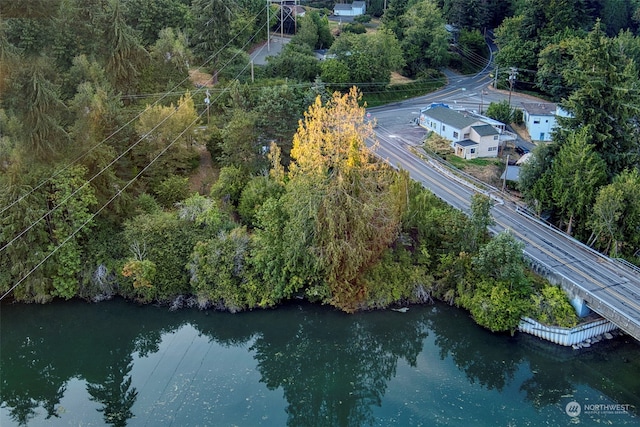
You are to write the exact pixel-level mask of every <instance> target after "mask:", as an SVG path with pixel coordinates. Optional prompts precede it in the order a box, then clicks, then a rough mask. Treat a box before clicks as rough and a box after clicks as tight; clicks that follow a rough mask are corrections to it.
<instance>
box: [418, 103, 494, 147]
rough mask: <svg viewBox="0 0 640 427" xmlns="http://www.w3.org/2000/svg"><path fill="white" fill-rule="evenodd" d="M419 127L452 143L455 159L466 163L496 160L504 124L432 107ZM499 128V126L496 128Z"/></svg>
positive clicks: (449, 109)
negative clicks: (491, 158) (485, 159)
mask: <svg viewBox="0 0 640 427" xmlns="http://www.w3.org/2000/svg"><path fill="white" fill-rule="evenodd" d="M419 124H420V126H422V127H424V128H426V129H428V130H430V131H432V132H435V133H436V134H438V135H440V136H442V137H443V138H446V139H448V140H450V141H451V148H453V150H454V152H455V155H456V156H458V157H462V158H463V159H475V158H476V157H497V156H498V149H499V147H500V145H501V141H502V138H501V137H500V136H501V133H502V132H503V131H502V128H500V125H502V126H503V127H504V124H503V123H500V122H497V121H495V120H491V122H488V121H486V120H483V119H482V118H480V117H479V116H478V115H475V114H473V113H470V112H466V111H457V110H452V109H451V108H449V107H448V106H446V105H432V106H431V107H428V108H425V109H423V110H422V111H420V120H419ZM496 125H497V126H496Z"/></svg>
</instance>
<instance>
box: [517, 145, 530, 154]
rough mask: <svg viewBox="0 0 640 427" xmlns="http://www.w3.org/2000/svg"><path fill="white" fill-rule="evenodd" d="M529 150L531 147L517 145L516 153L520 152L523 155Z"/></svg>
mask: <svg viewBox="0 0 640 427" xmlns="http://www.w3.org/2000/svg"><path fill="white" fill-rule="evenodd" d="M528 152H529V149H528V148H527V147H525V146H522V145H516V153H518V154H520V155H521V156H524V155H525V154H527V153H528Z"/></svg>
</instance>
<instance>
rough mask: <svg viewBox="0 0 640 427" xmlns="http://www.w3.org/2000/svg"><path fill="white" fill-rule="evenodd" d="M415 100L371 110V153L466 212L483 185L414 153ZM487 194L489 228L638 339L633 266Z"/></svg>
mask: <svg viewBox="0 0 640 427" xmlns="http://www.w3.org/2000/svg"><path fill="white" fill-rule="evenodd" d="M442 93H447V92H446V91H444V90H443V91H442ZM449 93H457V92H455V91H454V92H449ZM423 98H424V97H423ZM426 99H429V100H431V99H432V98H430V97H426ZM418 105H419V103H418V101H412V102H407V103H403V104H402V105H401V106H397V105H396V106H388V107H384V108H378V109H376V110H375V114H376V118H377V120H378V126H377V127H376V129H375V131H376V134H377V139H378V143H377V145H376V147H375V151H376V154H377V155H378V156H380V157H381V158H383V159H385V160H386V161H387V162H389V163H390V164H391V165H392V166H394V167H398V168H402V169H404V170H407V171H408V172H409V174H410V175H411V177H412V178H413V179H414V180H416V181H419V182H421V183H422V184H423V185H424V186H425V187H427V188H429V189H430V190H431V191H432V192H433V193H434V194H435V195H436V196H438V197H439V198H441V199H442V200H444V201H445V202H447V203H449V204H450V205H452V206H454V207H455V208H457V209H460V210H462V211H464V212H467V213H468V212H469V211H470V200H471V196H472V195H473V194H474V193H476V192H483V193H485V194H486V193H487V191H486V188H487V187H486V186H483V188H484V189H480V188H479V187H477V186H475V185H474V184H472V183H469V182H468V181H466V180H464V179H461V178H460V177H458V176H456V175H455V174H453V173H451V172H448V171H447V169H446V168H444V167H440V166H439V164H438V162H437V161H436V160H434V159H431V160H430V159H428V158H427V157H426V156H425V157H424V158H423V157H419V156H417V155H416V154H414V152H413V151H412V150H411V149H410V148H411V146H417V145H420V144H421V142H422V140H423V138H424V135H425V130H424V129H422V128H420V127H418V126H416V125H415V124H413V123H412V114H411V112H413V110H417V109H418V108H419V107H418ZM491 196H492V198H493V199H494V200H496V201H497V202H496V203H495V204H494V207H493V208H492V214H493V217H494V219H495V222H496V224H495V225H494V226H493V227H492V231H493V232H496V233H498V232H501V231H504V230H510V231H511V232H512V233H513V235H514V236H515V237H517V238H518V239H520V240H521V241H523V242H524V243H525V255H526V256H528V257H529V258H530V259H532V260H533V261H534V262H535V263H536V264H537V265H538V266H543V268H545V269H546V270H547V271H549V272H552V274H553V275H554V276H555V277H556V278H557V280H558V281H559V282H561V283H562V284H563V287H565V288H572V289H573V291H574V294H576V295H577V296H579V297H581V298H582V299H584V300H585V301H586V302H587V303H588V305H589V306H590V307H591V308H592V309H593V310H594V311H596V312H598V313H599V314H601V315H602V316H604V317H606V318H607V319H609V320H611V321H612V322H614V323H615V324H616V325H617V326H619V327H620V328H621V329H622V330H624V331H626V332H627V333H629V334H630V335H632V336H634V337H635V338H636V339H637V340H640V275H639V274H638V272H637V271H635V270H633V269H631V268H628V267H626V266H624V265H622V264H620V263H618V262H616V261H614V260H611V259H609V258H607V257H605V256H603V255H601V254H598V253H596V252H595V251H593V250H591V249H589V248H587V247H585V246H584V245H582V244H581V243H579V242H577V241H575V240H574V239H572V238H570V237H569V236H566V235H565V234H563V233H561V232H559V231H557V230H555V229H553V228H552V227H550V226H548V225H546V224H544V223H542V222H540V221H538V220H537V219H536V218H533V217H531V216H529V215H527V214H526V213H524V212H521V211H520V210H519V209H518V207H517V206H516V204H515V203H512V202H502V200H501V199H500V192H499V190H498V189H493V191H492V192H491Z"/></svg>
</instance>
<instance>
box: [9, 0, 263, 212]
mask: <svg viewBox="0 0 640 427" xmlns="http://www.w3.org/2000/svg"><path fill="white" fill-rule="evenodd" d="M266 7H268V5H267V6H265V7H264V8H263V9H261V10H260V12H258V13H257V14H256V15H254V17H253V18H254V19H253V20H248V22H247V24H246V25H245V26H244V27H243V28H242V30H241V31H238V34H236V35H235V36H234V37H232V38H231V39H229V41H227V43H226V44H225V45H224V46H222V47H221V48H220V49H218V51H217V52H215V53H213V54H211V55H210V56H209V57H208V58H207V59H206V60H205V62H204V63H202V64H201V65H200V66H199V67H198V68H202V67H204V66H206V65H207V64H209V63H210V62H211V61H212V60H213V59H214V58H215V57H216V56H218V55H219V54H220V53H221V52H222V51H223V50H224V49H226V48H227V47H228V46H229V45H230V44H231V43H232V42H233V41H234V40H235V39H236V38H237V37H238V36H239V35H240V34H241V33H242V31H243V30H244V29H246V28H247V27H248V26H249V25H251V24H252V23H253V22H255V19H257V18H258V16H259V15H260V14H261V13H262V12H263V11H264V10H265V9H266ZM264 25H266V24H264ZM264 25H263V26H261V27H260V29H259V30H260V31H262V30H263V29H264ZM256 34H257V33H256ZM255 36H256V35H255V34H254V36H253V37H252V38H251V39H250V40H253V39H255ZM245 46H246V44H245ZM233 58H235V55H234V57H233ZM189 79H190V76H187V77H185V78H184V79H183V80H181V81H180V82H179V83H177V84H176V85H174V87H173V88H171V89H170V90H169V91H167V92H164V93H163V94H162V96H161V97H160V98H159V99H158V100H156V101H155V102H154V103H153V104H152V105H153V106H155V105H157V104H158V103H160V101H162V100H163V99H164V98H166V97H168V96H170V95H171V94H172V93H173V91H174V90H176V89H178V88H179V87H181V85H182V84H183V83H185V82H186V81H188V80H189ZM200 89H201V88H196V91H194V93H198V92H199V90H200ZM127 96H128V95H123V97H127ZM145 110H146V109H145ZM145 110H142V111H141V112H140V113H138V114H137V115H136V116H135V117H133V118H132V119H131V120H129V121H128V122H126V123H125V124H124V125H122V126H120V127H119V128H118V129H116V130H115V131H113V132H112V133H111V134H109V135H108V136H107V137H106V138H104V139H102V140H101V141H100V142H98V143H97V144H95V145H93V146H92V147H90V148H89V149H88V150H87V151H85V152H84V153H82V154H80V155H79V156H77V157H76V158H75V159H73V160H72V161H70V162H69V163H67V164H66V165H65V166H63V167H62V168H61V169H60V170H58V171H56V172H54V174H53V175H51V176H50V177H48V178H46V179H45V180H44V181H42V182H40V183H39V184H38V185H36V186H35V187H33V188H32V189H31V190H30V191H28V192H27V193H25V194H23V195H21V196H20V197H18V198H17V199H16V200H14V201H13V202H11V203H10V204H9V205H7V206H5V207H3V208H2V209H0V215H2V214H3V213H4V212H6V211H7V210H8V209H10V208H11V207H13V206H15V205H16V204H17V203H20V202H21V201H22V200H24V199H25V198H27V197H28V196H29V195H31V194H32V193H33V192H35V191H37V190H38V189H40V188H41V187H42V186H44V185H45V184H46V183H47V182H49V181H51V180H52V179H54V178H56V177H57V176H59V175H60V174H61V173H63V172H64V171H65V170H67V169H68V168H70V167H71V166H73V165H74V164H76V163H78V162H79V161H80V160H82V159H84V158H85V157H86V156H88V155H89V154H90V153H91V152H93V151H94V150H96V149H97V148H98V147H100V146H101V145H103V144H104V143H106V142H107V141H109V140H110V139H111V138H112V137H114V136H115V135H117V134H118V133H120V132H121V131H122V130H124V129H125V128H127V127H128V126H129V125H130V124H132V123H133V122H135V121H136V120H137V119H139V118H140V117H141V116H142V114H144V111H145Z"/></svg>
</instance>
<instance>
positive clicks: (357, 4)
mask: <svg viewBox="0 0 640 427" xmlns="http://www.w3.org/2000/svg"><path fill="white" fill-rule="evenodd" d="M366 12H367V5H366V4H365V2H363V1H354V2H353V3H338V4H336V5H335V6H334V7H333V14H334V15H335V16H359V15H364V14H365V13H366Z"/></svg>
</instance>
